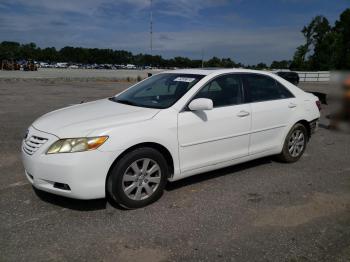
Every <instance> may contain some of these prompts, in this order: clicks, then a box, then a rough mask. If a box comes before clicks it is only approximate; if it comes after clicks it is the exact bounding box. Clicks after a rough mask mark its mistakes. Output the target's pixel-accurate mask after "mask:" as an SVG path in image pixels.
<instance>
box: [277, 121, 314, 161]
mask: <svg viewBox="0 0 350 262" xmlns="http://www.w3.org/2000/svg"><path fill="white" fill-rule="evenodd" d="M306 144H307V130H306V128H305V126H304V125H302V124H296V125H294V126H293V128H292V129H291V130H290V131H289V133H288V135H287V137H286V139H285V141H284V145H283V149H282V152H281V154H279V155H278V158H279V159H280V160H281V161H283V162H287V163H292V162H296V161H298V160H299V159H300V158H301V156H302V155H303V154H304V151H305V149H306Z"/></svg>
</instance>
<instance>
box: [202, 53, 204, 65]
mask: <svg viewBox="0 0 350 262" xmlns="http://www.w3.org/2000/svg"><path fill="white" fill-rule="evenodd" d="M202 68H204V49H202Z"/></svg>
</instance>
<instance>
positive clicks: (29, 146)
mask: <svg viewBox="0 0 350 262" xmlns="http://www.w3.org/2000/svg"><path fill="white" fill-rule="evenodd" d="M46 142H47V138H43V137H39V136H31V137H30V138H29V139H28V138H27V139H26V140H24V143H23V151H24V152H26V153H27V154H28V155H33V154H34V153H35V152H36V151H37V150H38V149H39V148H40V147H41V146H42V145H43V144H45V143H46Z"/></svg>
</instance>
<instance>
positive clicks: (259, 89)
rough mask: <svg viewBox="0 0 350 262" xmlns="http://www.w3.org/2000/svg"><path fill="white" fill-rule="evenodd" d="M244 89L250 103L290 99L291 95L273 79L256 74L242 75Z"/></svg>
mask: <svg viewBox="0 0 350 262" xmlns="http://www.w3.org/2000/svg"><path fill="white" fill-rule="evenodd" d="M243 79H244V88H245V90H246V92H247V95H248V98H249V100H250V102H262V101H269V100H277V99H285V98H291V97H293V95H292V94H291V93H290V92H289V90H288V89H287V88H285V87H284V86H283V85H282V84H280V83H278V82H277V81H276V80H275V79H273V78H271V77H268V76H264V75H258V74H245V75H243Z"/></svg>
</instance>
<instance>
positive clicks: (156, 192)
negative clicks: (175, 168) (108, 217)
mask: <svg viewBox="0 0 350 262" xmlns="http://www.w3.org/2000/svg"><path fill="white" fill-rule="evenodd" d="M145 167H146V168H145ZM168 174H169V168H168V165H167V162H166V160H165V158H164V157H163V155H162V154H161V153H160V152H159V151H158V150H156V149H153V148H149V147H144V148H137V149H135V150H133V151H131V152H129V153H127V154H126V155H125V156H123V157H122V158H121V159H120V160H119V161H118V162H117V164H116V165H114V167H113V168H112V170H111V172H110V174H109V177H108V179H107V185H106V189H107V194H108V195H109V197H110V199H111V200H112V201H114V202H115V203H117V204H118V205H120V206H122V207H124V208H126V209H135V208H141V207H144V206H147V205H149V204H151V203H153V202H155V201H157V200H158V199H159V198H160V197H161V196H162V194H163V191H164V188H165V185H166V183H167V178H168Z"/></svg>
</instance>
